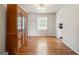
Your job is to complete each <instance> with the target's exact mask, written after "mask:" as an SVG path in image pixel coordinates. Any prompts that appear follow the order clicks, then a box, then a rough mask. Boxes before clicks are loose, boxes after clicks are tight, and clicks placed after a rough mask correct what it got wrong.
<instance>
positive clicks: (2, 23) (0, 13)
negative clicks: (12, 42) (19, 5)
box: [0, 4, 6, 52]
mask: <svg viewBox="0 0 79 59" xmlns="http://www.w3.org/2000/svg"><path fill="white" fill-rule="evenodd" d="M5 13H6V11H5V6H4V5H1V4H0V52H5V33H6V32H5V31H6V19H5V18H6V15H5Z"/></svg>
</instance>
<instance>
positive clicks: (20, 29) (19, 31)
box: [17, 14, 22, 48]
mask: <svg viewBox="0 0 79 59" xmlns="http://www.w3.org/2000/svg"><path fill="white" fill-rule="evenodd" d="M17 36H18V41H17V42H18V48H20V47H21V45H22V44H21V41H22V17H21V14H19V15H18V16H17Z"/></svg>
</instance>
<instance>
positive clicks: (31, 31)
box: [28, 13, 56, 36]
mask: <svg viewBox="0 0 79 59" xmlns="http://www.w3.org/2000/svg"><path fill="white" fill-rule="evenodd" d="M41 16H46V17H47V18H48V20H47V21H48V25H47V30H46V31H45V30H42V31H38V30H37V17H41ZM55 27H56V26H55V14H52V13H46V14H43V13H42V14H41V13H39V14H38V13H30V14H29V15H28V35H29V36H55V35H56V33H55V32H56V31H55Z"/></svg>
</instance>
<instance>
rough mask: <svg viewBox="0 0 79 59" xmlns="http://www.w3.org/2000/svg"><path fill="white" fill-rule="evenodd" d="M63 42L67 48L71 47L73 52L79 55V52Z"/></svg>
mask: <svg viewBox="0 0 79 59" xmlns="http://www.w3.org/2000/svg"><path fill="white" fill-rule="evenodd" d="M62 42H63V43H64V44H65V45H66V46H67V47H69V48H70V49H71V50H73V51H74V52H75V53H76V54H78V55H79V52H78V51H76V50H75V49H74V48H72V47H70V46H69V45H68V44H67V43H66V42H65V41H63V40H62Z"/></svg>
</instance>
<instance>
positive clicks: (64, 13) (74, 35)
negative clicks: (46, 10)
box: [56, 5, 79, 53]
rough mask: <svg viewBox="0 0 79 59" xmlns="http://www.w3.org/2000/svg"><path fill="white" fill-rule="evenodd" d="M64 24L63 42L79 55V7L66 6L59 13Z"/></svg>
mask: <svg viewBox="0 0 79 59" xmlns="http://www.w3.org/2000/svg"><path fill="white" fill-rule="evenodd" d="M59 15H60V16H61V17H60V18H62V19H61V20H60V22H62V23H63V27H64V28H63V30H62V32H61V34H62V36H63V42H64V43H66V44H67V45H68V46H69V47H71V48H72V49H73V50H74V51H75V52H77V53H79V5H64V6H63V7H62V8H61V9H60V11H59V12H58V13H57V15H56V16H57V17H58V16H59Z"/></svg>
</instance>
